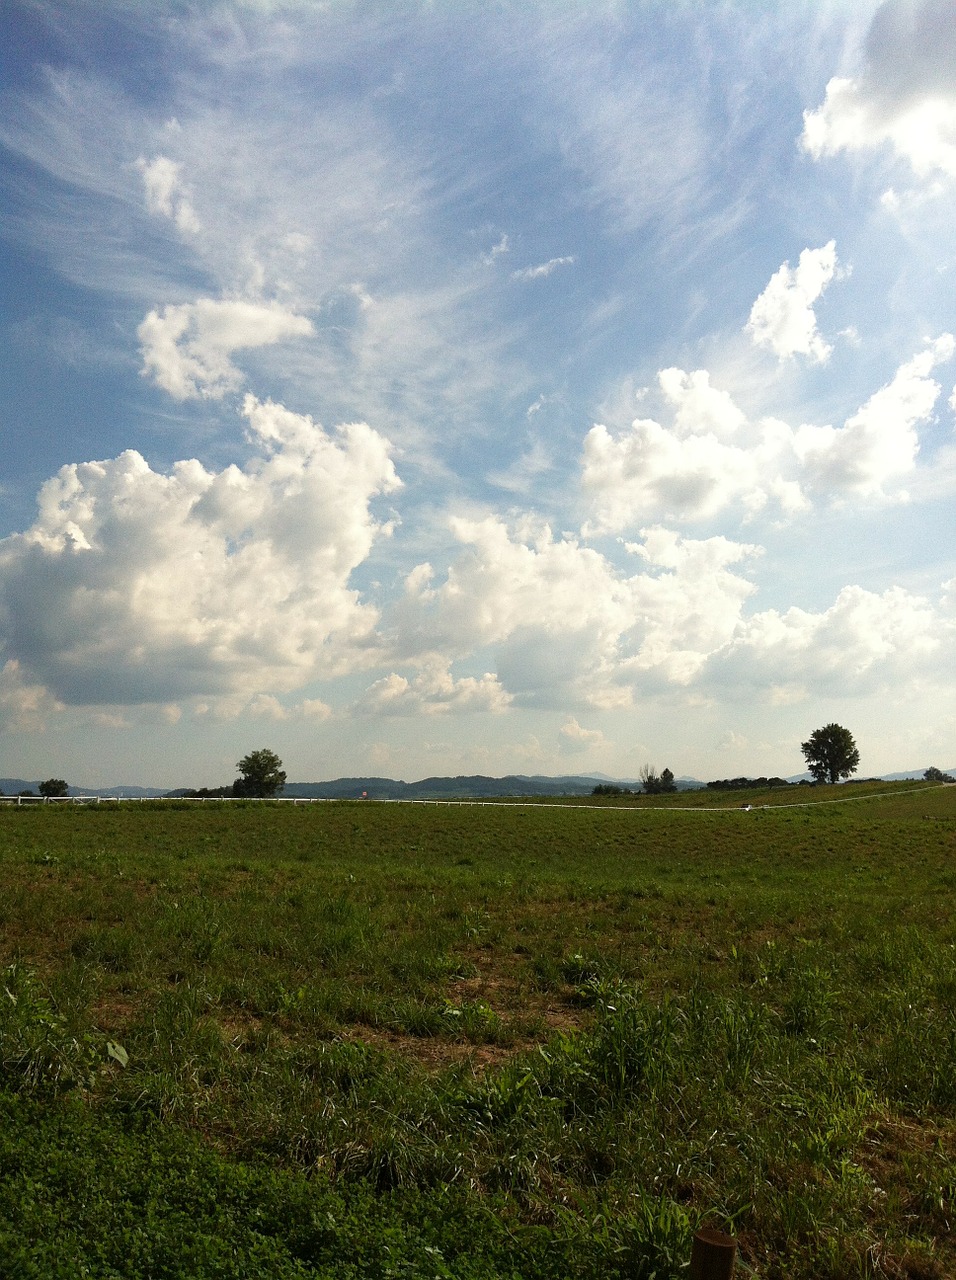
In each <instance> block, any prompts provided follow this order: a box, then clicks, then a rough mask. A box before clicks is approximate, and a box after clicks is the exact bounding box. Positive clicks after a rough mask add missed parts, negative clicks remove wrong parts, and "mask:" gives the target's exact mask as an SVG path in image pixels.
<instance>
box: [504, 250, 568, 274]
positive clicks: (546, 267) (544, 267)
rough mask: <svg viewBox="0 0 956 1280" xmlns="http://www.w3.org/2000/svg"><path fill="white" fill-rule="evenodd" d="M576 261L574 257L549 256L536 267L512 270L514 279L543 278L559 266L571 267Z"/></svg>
mask: <svg viewBox="0 0 956 1280" xmlns="http://www.w3.org/2000/svg"><path fill="white" fill-rule="evenodd" d="M573 263H574V257H573V256H572V257H570V258H549V259H548V261H547V262H542V263H540V264H539V265H538V266H536V267H522V268H521V269H520V270H519V271H512V273H511V278H512V280H543V279H544V278H545V277H546V276H549V275H551V274H552V272H554V271H556V270H557V269H558V267H570V266H572V265H573Z"/></svg>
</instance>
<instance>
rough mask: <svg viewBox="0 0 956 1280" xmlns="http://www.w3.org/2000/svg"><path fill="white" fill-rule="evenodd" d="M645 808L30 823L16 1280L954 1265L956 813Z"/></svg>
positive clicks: (244, 808) (233, 813)
mask: <svg viewBox="0 0 956 1280" xmlns="http://www.w3.org/2000/svg"><path fill="white" fill-rule="evenodd" d="M877 793H879V794H877ZM883 793H888V794H883ZM797 801H800V802H807V801H812V803H806V804H803V805H801V806H800V807H785V806H787V805H794V803H795V802H797ZM742 803H746V804H749V805H752V806H754V807H753V808H752V809H751V810H750V811H746V812H745V811H743V810H741V808H740V805H741V804H742ZM695 805H696V806H698V807H697V808H696V809H695V808H694V806H695ZM633 806H634V800H633V798H632V797H624V798H622V800H621V801H618V802H617V803H615V802H614V801H613V800H605V801H603V802H602V803H595V804H594V805H590V806H588V805H584V806H581V805H580V804H578V805H576V806H567V807H561V806H555V805H549V806H534V805H527V804H511V805H501V806H492V805H488V806H483V805H460V806H459V805H450V806H438V805H400V804H369V803H365V804H362V803H334V804H315V805H302V806H292V805H284V806H275V805H268V804H255V803H248V804H247V803H243V804H231V805H214V804H208V805H195V804H194V805H189V804H188V803H185V802H183V803H181V804H177V803H171V802H165V803H162V804H154V805H150V804H143V805H139V804H136V805H117V806H111V805H106V804H101V805H96V806H92V805H91V806H85V807H75V806H64V807H57V806H53V805H45V806H36V807H20V808H17V807H5V808H0V970H2V972H0V1274H2V1275H3V1276H5V1277H7V1276H9V1277H13V1278H14V1280H21V1278H22V1280H26V1278H28V1277H36V1278H37V1280H41V1278H42V1280H47V1278H48V1277H52V1278H54V1280H58V1278H60V1277H62V1278H63V1280H67V1278H70V1280H72V1278H73V1277H80V1276H83V1277H131V1278H132V1277H137V1278H139V1277H143V1278H144V1280H145V1277H151V1278H157V1280H158V1278H160V1277H163V1278H165V1277H170V1278H172V1277H184V1278H185V1277H216V1278H219V1277H222V1278H225V1277H237V1278H238V1277H249V1276H259V1275H262V1276H268V1277H275V1278H276V1280H280V1278H285V1277H330V1278H331V1277H337V1278H339V1277H342V1278H344V1280H351V1278H352V1277H354V1278H355V1280H358V1278H359V1277H363V1278H365V1277H382V1278H383V1280H384V1278H385V1277H407V1278H417V1277H421V1278H423V1280H424V1278H426V1277H427V1278H428V1280H431V1278H432V1277H436V1278H439V1280H452V1278H454V1280H498V1278H501V1280H519V1278H520V1280H598V1278H599V1277H600V1278H601V1280H616V1278H618V1277H620V1278H621V1280H623V1278H624V1277H629V1278H632V1280H642V1278H644V1280H650V1277H652V1276H655V1277H657V1280H667V1278H668V1277H677V1276H680V1275H682V1274H686V1266H685V1264H686V1261H687V1259H688V1257H689V1254H690V1238H691V1235H692V1233H693V1231H694V1229H695V1228H696V1227H697V1226H698V1225H699V1224H700V1223H701V1222H703V1221H707V1222H710V1223H712V1224H714V1225H717V1226H720V1227H723V1228H724V1229H726V1230H729V1231H731V1232H733V1233H734V1234H735V1235H736V1236H737V1237H738V1239H739V1241H740V1247H741V1264H742V1265H741V1267H740V1274H741V1275H743V1276H747V1275H748V1274H755V1275H757V1276H760V1277H763V1278H765V1280H783V1278H784V1277H787V1278H788V1280H810V1278H811V1277H813V1280H827V1278H830V1280H836V1278H838V1277H840V1278H842V1277H863V1276H891V1277H910V1280H947V1278H952V1277H953V1276H956V1243H954V1239H956V1229H954V1228H956V1221H954V1213H956V916H954V911H953V906H954V900H956V788H954V787H939V788H933V789H926V788H925V787H922V786H919V785H912V784H891V785H888V784H886V783H880V784H859V785H855V786H853V787H840V788H813V789H812V790H811V789H797V788H787V789H785V790H781V791H775V792H771V793H767V794H766V795H761V794H755V793H753V792H747V793H746V794H741V795H736V796H733V795H727V794H720V795H717V796H715V795H713V794H711V793H700V794H698V795H696V796H688V795H687V794H684V795H681V796H678V797H674V798H673V799H671V798H662V799H661V800H659V801H657V803H655V804H653V805H651V804H646V805H643V806H640V807H636V808H635V807H633ZM706 806H724V807H723V808H722V810H721V811H716V812H711V811H708V810H707V809H706Z"/></svg>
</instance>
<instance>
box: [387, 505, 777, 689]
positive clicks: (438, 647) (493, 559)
mask: <svg viewBox="0 0 956 1280" xmlns="http://www.w3.org/2000/svg"><path fill="white" fill-rule="evenodd" d="M452 527H453V530H454V532H455V534H456V536H457V537H458V539H459V541H460V542H461V543H462V544H463V545H464V548H465V549H464V550H463V551H462V553H461V555H459V557H458V558H457V559H456V560H455V561H454V562H453V563H452V565H451V566H450V567H449V569H448V572H447V575H446V577H445V579H444V581H442V582H439V583H436V582H435V575H434V573H433V572H432V570H431V568H430V566H421V567H420V568H419V569H418V570H416V571H414V572H413V573H412V574H411V575H410V577H409V579H408V581H407V584H406V586H407V591H406V597H405V599H404V600H403V601H402V602H401V603H400V604H399V605H398V606H397V607H396V610H395V613H394V615H393V618H392V623H393V626H394V628H395V631H396V634H397V635H398V636H399V637H400V640H399V641H397V643H400V644H401V645H402V646H404V647H405V648H406V649H407V650H409V651H414V650H416V649H421V650H423V651H426V652H427V651H429V650H432V651H440V652H443V653H451V654H454V655H456V656H464V655H465V654H467V653H470V652H472V651H474V650H475V649H477V648H479V647H489V648H492V649H493V650H494V653H495V658H496V674H497V679H498V681H499V682H500V684H501V686H503V688H504V690H505V691H506V692H507V693H508V694H509V695H511V696H512V697H513V699H514V703H515V704H516V705H534V706H548V707H561V708H564V709H566V708H568V707H569V706H570V707H573V706H576V705H578V706H592V707H606V708H612V707H626V706H630V705H631V704H632V701H633V698H634V693H635V689H638V688H646V689H651V688H660V687H663V686H668V685H675V684H676V685H682V684H686V683H688V682H689V681H690V680H691V679H692V678H693V676H694V675H695V673H696V672H697V671H698V670H699V669H700V667H701V666H702V664H703V663H704V662H705V661H706V659H707V657H708V655H709V654H710V653H711V652H712V651H713V650H714V648H716V647H718V646H719V645H721V644H723V643H726V642H727V641H728V640H729V639H730V638H731V637H732V635H733V634H734V629H735V627H736V625H737V623H738V621H739V620H740V616H741V608H742V605H743V602H744V601H745V600H746V599H747V598H748V597H749V595H750V594H751V592H752V591H753V587H752V585H751V584H750V583H749V582H747V581H746V580H745V579H743V578H742V577H740V576H739V575H738V574H736V573H734V572H732V571H731V568H730V566H731V565H733V564H735V563H736V562H738V561H740V560H742V559H744V558H745V557H746V556H748V555H750V554H752V553H753V552H755V551H756V548H753V547H748V546H744V545H741V544H737V543H733V542H730V541H728V540H727V539H725V538H710V539H706V540H700V541H694V540H690V539H684V538H681V537H680V535H678V534H676V533H673V532H671V531H668V530H665V529H661V528H652V529H648V530H644V531H643V541H642V542H640V543H635V544H633V545H632V546H631V547H630V548H629V549H630V550H632V551H633V552H634V553H635V554H636V555H637V556H638V557H640V559H641V560H642V561H643V562H644V564H643V566H642V568H643V571H642V572H638V573H636V574H633V575H627V574H625V573H621V572H619V571H618V570H617V569H616V568H615V567H614V566H613V565H612V564H611V563H610V561H608V560H607V558H606V557H604V556H603V555H601V554H600V553H599V552H598V551H596V550H594V549H593V548H590V547H586V546H582V545H580V544H579V543H578V542H577V541H575V540H574V539H571V538H568V537H562V538H555V537H554V535H553V534H552V532H551V530H550V528H548V527H547V526H546V525H537V524H534V523H533V522H531V521H525V522H521V523H519V524H518V525H517V526H516V527H514V528H509V527H508V526H507V525H506V524H505V523H504V522H503V521H501V520H499V519H497V518H495V517H493V516H489V517H487V518H485V519H473V520H465V519H458V520H455V521H453V524H452ZM391 688H392V691H393V692H394V693H395V694H397V695H399V696H402V695H403V694H404V687H403V686H401V685H395V684H393V686H391Z"/></svg>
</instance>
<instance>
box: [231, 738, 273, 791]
mask: <svg viewBox="0 0 956 1280" xmlns="http://www.w3.org/2000/svg"><path fill="white" fill-rule="evenodd" d="M236 768H237V769H238V770H239V777H238V778H237V779H236V780H235V782H234V783H233V784H232V794H233V795H234V796H239V797H242V798H244V799H257V800H269V799H271V798H272V797H273V796H277V795H278V794H279V792H280V791H281V790H282V788H283V787H284V786H285V772H284V771H283V768H282V761H281V760H280V759H279V757H278V756H277V755H276V753H275V752H274V751H270V750H268V748H267V747H262V748H261V749H260V750H259V751H250V752H249V754H248V755H247V756H243V757H242V759H241V760H240V761H239V763H238V764H237V765H236Z"/></svg>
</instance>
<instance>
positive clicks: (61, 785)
mask: <svg viewBox="0 0 956 1280" xmlns="http://www.w3.org/2000/svg"><path fill="white" fill-rule="evenodd" d="M38 790H39V792H40V795H41V796H46V797H47V799H48V800H51V799H53V798H55V797H57V796H65V795H69V793H70V788H69V787H68V786H67V785H66V783H65V782H64V781H63V779H62V778H47V780H46V782H41V783H40V786H39V788H38Z"/></svg>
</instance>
